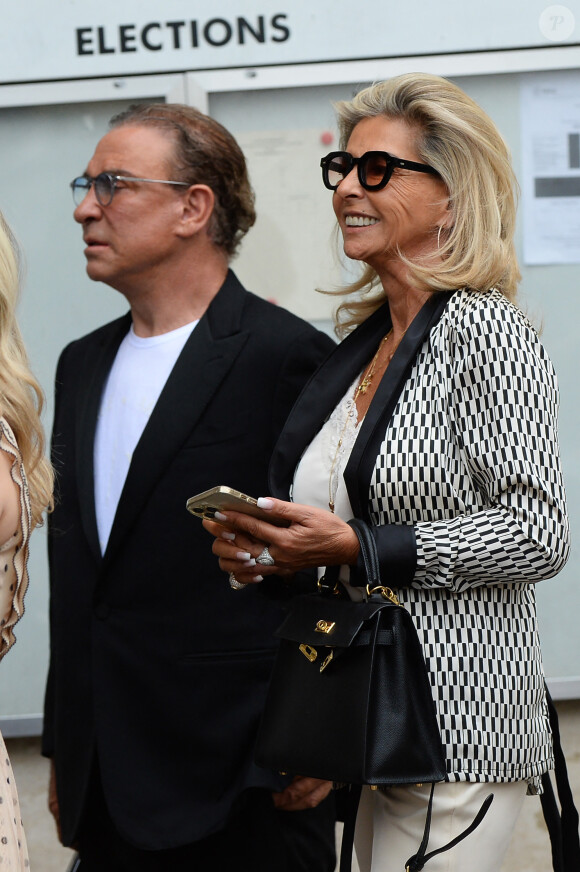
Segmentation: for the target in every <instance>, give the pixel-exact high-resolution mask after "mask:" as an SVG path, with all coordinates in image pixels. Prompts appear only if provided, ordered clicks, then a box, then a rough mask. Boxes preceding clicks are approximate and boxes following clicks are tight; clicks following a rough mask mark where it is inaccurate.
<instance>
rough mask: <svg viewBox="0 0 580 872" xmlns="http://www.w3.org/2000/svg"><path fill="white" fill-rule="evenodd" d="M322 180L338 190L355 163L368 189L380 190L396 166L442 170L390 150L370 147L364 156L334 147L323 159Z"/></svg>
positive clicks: (430, 170)
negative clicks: (335, 149)
mask: <svg viewBox="0 0 580 872" xmlns="http://www.w3.org/2000/svg"><path fill="white" fill-rule="evenodd" d="M320 166H321V167H322V181H323V182H324V184H325V186H326V187H327V188H328V189H329V191H336V189H337V188H338V186H339V185H340V183H341V182H342V180H343V179H345V178H346V176H348V174H349V173H350V171H351V170H352V168H353V167H354V166H356V168H357V170H358V180H359V182H360V183H361V185H362V187H363V188H364V189H365V190H366V191H380V189H381V188H384V187H385V185H386V184H388V181H389V179H390V178H391V176H392V175H393V170H394V169H395V167H400V168H401V169H403V170H414V171H415V172H417V173H431V174H432V175H434V176H438V175H439V173H438V172H437V170H436V169H434V168H433V167H430V166H429V165H428V164H422V163H416V162H415V161H413V160H402V159H401V158H400V157H394V156H393V155H392V154H389V152H388V151H367V152H365V153H364V154H363V155H361V157H353V156H352V154H349V153H348V151H331V152H330V154H327V155H326V157H323V158H322V160H321V161H320Z"/></svg>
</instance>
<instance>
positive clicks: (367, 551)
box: [347, 518, 381, 590]
mask: <svg viewBox="0 0 580 872" xmlns="http://www.w3.org/2000/svg"><path fill="white" fill-rule="evenodd" d="M347 523H348V526H349V527H352V529H353V530H354V532H355V533H356V535H357V539H358V541H359V544H360V554H361V558H362V561H363V564H364V568H365V575H366V580H367V585H368V589H369V590H372V589H373V588H374V587H380V586H381V567H380V565H379V554H378V551H377V543H376V542H375V537H374V536H373V534H372V533H371V530H370V527H369V526H368V524H366V523H365V521H361V520H360V518H352V520H350V521H347Z"/></svg>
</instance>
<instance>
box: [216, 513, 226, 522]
mask: <svg viewBox="0 0 580 872" xmlns="http://www.w3.org/2000/svg"><path fill="white" fill-rule="evenodd" d="M213 516H214V518H215V519H216V521H227V518H226V516H225V515H222V513H221V512H214V514H213Z"/></svg>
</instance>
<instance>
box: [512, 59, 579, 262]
mask: <svg viewBox="0 0 580 872" xmlns="http://www.w3.org/2000/svg"><path fill="white" fill-rule="evenodd" d="M521 113H522V115H521V124H522V177H521V187H522V207H523V218H524V262H525V263H527V264H547V263H553V264H557V263H580V71H578V70H569V71H566V72H561V73H546V74H537V75H532V76H527V77H526V78H525V79H524V80H523V82H522V89H521Z"/></svg>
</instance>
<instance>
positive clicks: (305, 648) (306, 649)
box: [300, 645, 318, 663]
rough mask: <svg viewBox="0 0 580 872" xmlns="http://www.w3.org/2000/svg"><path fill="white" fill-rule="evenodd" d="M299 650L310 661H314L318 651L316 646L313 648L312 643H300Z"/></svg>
mask: <svg viewBox="0 0 580 872" xmlns="http://www.w3.org/2000/svg"><path fill="white" fill-rule="evenodd" d="M300 651H301V652H302V653H303V654H304V656H305V657H306V659H307V660H310V662H311V663H314V661H315V660H316V658H317V657H318V651H317V650H316V648H313V647H312V645H301V646H300Z"/></svg>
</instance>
